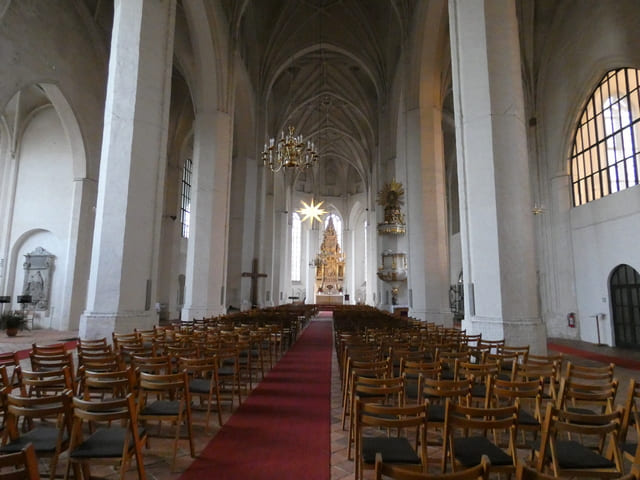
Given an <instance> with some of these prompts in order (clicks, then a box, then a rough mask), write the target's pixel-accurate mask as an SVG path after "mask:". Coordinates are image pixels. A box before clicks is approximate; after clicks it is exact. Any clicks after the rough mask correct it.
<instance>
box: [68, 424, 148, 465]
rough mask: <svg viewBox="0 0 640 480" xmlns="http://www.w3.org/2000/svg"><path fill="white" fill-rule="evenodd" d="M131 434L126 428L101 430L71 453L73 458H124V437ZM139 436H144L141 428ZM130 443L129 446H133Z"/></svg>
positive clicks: (113, 427)
mask: <svg viewBox="0 0 640 480" xmlns="http://www.w3.org/2000/svg"><path fill="white" fill-rule="evenodd" d="M127 432H129V429H127V428H125V427H117V426H112V427H111V428H99V429H97V430H96V431H95V432H94V433H93V434H91V435H90V436H89V437H88V438H86V439H85V440H84V441H83V442H82V443H80V444H79V445H78V446H77V447H76V448H75V449H74V450H73V452H71V455H70V456H71V458H77V459H80V458H118V457H121V456H122V449H123V448H124V436H125V435H126V434H127ZM138 434H139V435H140V436H141V437H142V436H144V434H145V433H144V430H143V429H142V428H140V429H139V430H138ZM131 444H132V443H130V444H129V445H131Z"/></svg>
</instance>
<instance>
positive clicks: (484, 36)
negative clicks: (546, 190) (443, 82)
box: [449, 0, 546, 352]
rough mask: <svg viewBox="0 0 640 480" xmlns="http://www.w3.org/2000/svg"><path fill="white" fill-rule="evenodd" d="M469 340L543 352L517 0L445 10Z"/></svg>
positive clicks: (458, 2) (459, 2) (455, 2)
mask: <svg viewBox="0 0 640 480" xmlns="http://www.w3.org/2000/svg"><path fill="white" fill-rule="evenodd" d="M449 22H450V32H451V33H450V35H451V55H452V71H453V92H454V109H455V120H456V141H457V155H458V178H459V192H460V220H461V222H460V233H461V242H462V259H463V271H464V281H465V286H464V287H465V320H464V322H463V328H466V329H467V331H468V332H472V333H474V332H482V334H483V337H485V336H486V338H504V339H505V341H506V342H507V343H508V344H511V345H520V344H529V345H531V348H532V350H533V351H536V352H542V351H546V348H545V332H544V328H543V325H542V322H541V320H540V314H539V311H538V308H539V307H538V295H537V284H536V266H535V248H534V231H533V219H534V217H533V214H532V211H531V207H532V206H531V189H530V184H529V182H530V179H529V167H528V159H527V137H526V126H525V112H524V100H523V90H522V76H521V75H522V74H521V60H520V47H519V38H518V22H517V18H516V9H515V2H514V1H513V0H484V1H472V2H470V1H467V0H451V1H450V2H449Z"/></svg>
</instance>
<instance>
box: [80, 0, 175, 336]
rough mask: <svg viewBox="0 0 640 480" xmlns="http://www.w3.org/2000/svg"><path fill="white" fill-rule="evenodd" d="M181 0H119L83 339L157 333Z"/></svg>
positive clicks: (115, 8)
mask: <svg viewBox="0 0 640 480" xmlns="http://www.w3.org/2000/svg"><path fill="white" fill-rule="evenodd" d="M175 9H176V0H117V1H116V2H115V6H114V18H113V32H112V36H111V52H110V59H109V79H108V82H107V96H106V103H105V114H104V133H103V137H102V153H101V159H100V177H99V182H98V197H97V203H96V225H95V231H94V236H93V250H92V258H91V272H90V274H89V288H88V293H87V309H86V311H85V313H84V314H83V316H82V318H81V321H80V332H79V333H80V336H81V337H86V338H91V337H101V336H110V335H111V332H112V331H114V330H131V329H132V328H134V327H138V328H149V327H151V326H152V325H153V324H154V323H155V322H156V320H157V315H156V312H155V310H154V309H153V306H154V303H155V288H156V286H155V280H156V277H157V270H158V246H159V237H160V217H161V212H162V201H163V193H162V192H163V189H164V174H165V164H166V150H167V128H168V118H169V99H170V89H171V69H172V58H173V38H174V25H175Z"/></svg>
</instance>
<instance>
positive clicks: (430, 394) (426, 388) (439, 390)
mask: <svg viewBox="0 0 640 480" xmlns="http://www.w3.org/2000/svg"><path fill="white" fill-rule="evenodd" d="M471 385H472V384H471V379H469V378H465V379H461V380H446V379H438V378H429V377H420V381H419V384H418V392H419V395H418V403H422V402H424V401H425V400H428V401H429V404H434V405H438V404H439V405H443V406H444V405H445V404H446V402H447V400H451V401H452V402H455V403H461V404H463V405H468V404H469V401H470V398H471Z"/></svg>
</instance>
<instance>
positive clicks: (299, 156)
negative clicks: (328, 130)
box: [262, 126, 318, 173]
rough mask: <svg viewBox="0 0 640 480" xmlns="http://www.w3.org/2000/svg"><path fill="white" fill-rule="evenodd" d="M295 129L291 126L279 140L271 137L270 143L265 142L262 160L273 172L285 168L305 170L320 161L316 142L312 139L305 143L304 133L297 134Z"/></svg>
mask: <svg viewBox="0 0 640 480" xmlns="http://www.w3.org/2000/svg"><path fill="white" fill-rule="evenodd" d="M295 131H296V129H295V128H294V127H292V126H290V127H289V131H288V133H287V134H286V135H285V132H284V131H283V132H282V133H281V134H280V139H279V140H278V141H277V142H276V141H275V139H273V138H271V139H270V140H269V143H268V144H266V143H265V144H264V150H263V151H262V161H263V162H264V165H265V166H268V167H269V169H270V170H271V171H272V172H274V173H275V172H278V171H280V170H281V169H283V168H284V169H287V168H289V169H292V170H295V169H298V170H304V169H306V168H309V167H310V166H312V165H313V164H314V163H316V162H317V161H318V153H317V152H316V149H315V145H314V143H313V142H312V141H310V140H307V142H306V143H305V142H304V140H303V139H302V135H296V134H295Z"/></svg>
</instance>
